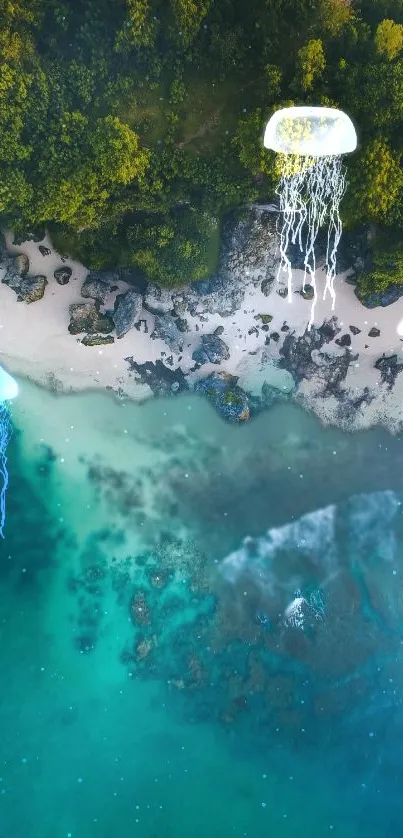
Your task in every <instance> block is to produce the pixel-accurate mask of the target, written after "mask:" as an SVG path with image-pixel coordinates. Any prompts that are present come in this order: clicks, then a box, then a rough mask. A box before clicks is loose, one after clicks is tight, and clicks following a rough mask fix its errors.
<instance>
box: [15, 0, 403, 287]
mask: <svg viewBox="0 0 403 838" xmlns="http://www.w3.org/2000/svg"><path fill="white" fill-rule="evenodd" d="M0 61H1V67H0V214H1V216H2V223H3V225H8V226H11V227H13V229H15V230H16V231H23V230H26V229H32V228H35V227H43V226H44V225H47V226H48V227H49V228H50V230H51V232H52V235H53V238H54V241H55V242H57V244H58V246H59V248H60V247H61V248H62V249H64V250H68V251H69V252H70V253H71V254H73V255H76V256H78V257H79V258H80V259H81V260H82V261H83V262H84V263H85V264H86V265H88V266H91V267H103V266H111V265H121V266H123V265H124V266H129V265H132V266H136V267H137V268H139V269H140V270H141V271H142V272H144V273H145V275H146V276H147V277H148V278H149V279H151V280H154V281H156V282H158V283H160V284H166V285H175V284H179V283H184V282H188V281H192V280H197V279H201V278H204V277H205V276H206V275H208V273H210V272H211V271H212V270H213V269H214V267H215V264H216V260H217V254H218V245H219V234H220V224H221V220H222V218H223V217H224V216H225V214H226V213H228V212H230V211H233V210H236V209H237V208H240V207H242V206H243V205H245V204H246V203H248V202H250V201H252V200H267V199H270V197H272V196H273V193H274V188H275V185H276V175H275V156H274V154H273V152H271V151H267V150H265V149H264V147H263V143H262V136H263V130H264V126H265V123H266V121H267V119H268V118H269V117H270V115H271V113H273V111H274V110H276V109H277V108H278V107H284V106H286V105H291V104H319V105H320V104H322V105H330V106H337V107H340V108H341V109H342V110H345V111H346V112H347V113H348V114H349V115H350V116H351V117H352V119H353V121H354V123H355V125H356V126H357V130H358V135H359V148H358V150H357V152H356V153H355V154H353V155H350V156H349V157H348V158H346V164H347V166H348V170H349V172H348V179H349V189H348V193H347V196H346V198H345V199H344V201H343V205H342V215H343V221H344V224H345V225H346V226H347V227H348V228H350V229H351V228H353V227H354V225H356V224H358V223H359V222H373V223H376V224H377V226H378V227H380V228H382V231H383V232H384V233H386V235H387V241H388V249H389V262H388V264H389V263H390V252H391V249H392V250H393V247H394V243H396V258H397V259H400V262H399V265H400V264H401V261H402V256H401V246H400V241H399V232H400V231H401V227H402V222H403V168H402V139H401V138H402V136H403V0H248V2H247V3H246V2H245V0H2V3H1V8H0ZM381 261H382V260H381ZM378 274H379V271H378ZM377 276H378V280H379V275H377ZM399 276H400V279H401V280H402V279H403V277H402V276H401V272H400V268H399V269H398V270H396V263H394V269H393V271H391V277H393V278H394V279H395V281H396V279H398V278H399ZM374 277H375V275H374ZM375 281H376V278H374V282H375ZM383 283H384V284H385V275H383Z"/></svg>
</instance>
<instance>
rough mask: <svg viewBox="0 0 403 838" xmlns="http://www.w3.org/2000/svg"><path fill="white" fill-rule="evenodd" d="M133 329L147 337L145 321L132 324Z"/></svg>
mask: <svg viewBox="0 0 403 838" xmlns="http://www.w3.org/2000/svg"><path fill="white" fill-rule="evenodd" d="M134 328H135V329H137V331H138V332H143V334H145V335H148V325H147V320H138V321H137V323H135V324H134Z"/></svg>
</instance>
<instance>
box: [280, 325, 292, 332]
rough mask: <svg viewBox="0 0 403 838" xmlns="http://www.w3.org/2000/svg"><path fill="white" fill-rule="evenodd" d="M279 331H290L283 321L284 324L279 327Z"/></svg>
mask: <svg viewBox="0 0 403 838" xmlns="http://www.w3.org/2000/svg"><path fill="white" fill-rule="evenodd" d="M280 331H281V332H289V331H290V327H289V326H287V323H284V326H282V327H281V329H280Z"/></svg>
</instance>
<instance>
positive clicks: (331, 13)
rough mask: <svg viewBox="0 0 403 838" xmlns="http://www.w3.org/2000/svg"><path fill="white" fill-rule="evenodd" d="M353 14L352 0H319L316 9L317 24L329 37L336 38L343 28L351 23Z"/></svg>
mask: <svg viewBox="0 0 403 838" xmlns="http://www.w3.org/2000/svg"><path fill="white" fill-rule="evenodd" d="M354 18H355V12H354V7H353V2H352V0H321V2H320V3H319V9H318V24H319V27H320V28H323V29H324V30H325V31H326V32H327V33H329V35H331V36H332V37H336V36H337V35H339V34H340V33H341V31H342V29H344V27H345V26H346V25H347V24H348V23H350V22H351V21H353V20H354Z"/></svg>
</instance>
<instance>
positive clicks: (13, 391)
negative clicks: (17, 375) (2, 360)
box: [0, 367, 18, 403]
mask: <svg viewBox="0 0 403 838" xmlns="http://www.w3.org/2000/svg"><path fill="white" fill-rule="evenodd" d="M16 396H18V384H17V382H16V381H15V380H14V378H13V377H12V376H11V375H10V374H9V373H8V372H6V371H5V370H3V368H2V367H0V403H1V402H7V401H9V400H11V399H15V397H16Z"/></svg>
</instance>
